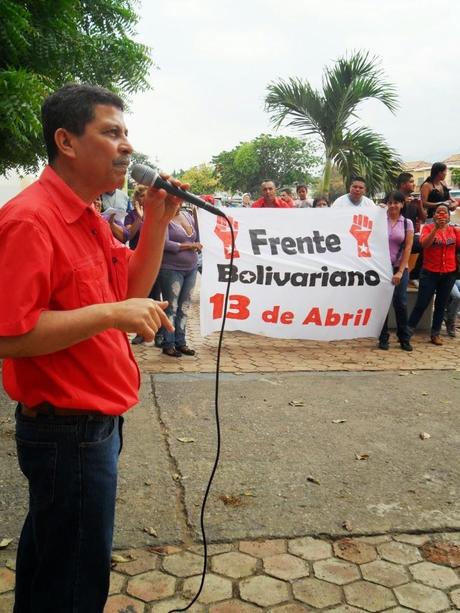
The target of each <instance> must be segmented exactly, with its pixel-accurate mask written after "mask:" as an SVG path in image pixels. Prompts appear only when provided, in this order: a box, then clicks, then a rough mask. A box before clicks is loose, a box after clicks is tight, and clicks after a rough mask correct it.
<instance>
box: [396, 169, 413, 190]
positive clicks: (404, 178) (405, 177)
mask: <svg viewBox="0 0 460 613" xmlns="http://www.w3.org/2000/svg"><path fill="white" fill-rule="evenodd" d="M413 178H414V175H413V174H412V173H410V172H402V173H401V174H400V175H399V176H398V178H397V179H396V188H397V189H398V190H399V189H400V188H401V185H402V184H403V183H407V182H408V181H410V180H411V179H413Z"/></svg>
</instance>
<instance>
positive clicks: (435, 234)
mask: <svg viewBox="0 0 460 613" xmlns="http://www.w3.org/2000/svg"><path fill="white" fill-rule="evenodd" d="M433 220H434V223H432V224H431V223H430V224H425V225H424V226H423V228H422V233H421V235H420V244H421V246H422V249H423V265H422V270H421V271H420V281H419V288H418V296H417V302H416V303H415V306H414V308H413V310H412V313H411V314H410V317H409V322H408V324H409V329H410V332H411V333H412V332H413V331H414V329H415V328H416V326H417V324H418V322H419V321H420V319H421V318H422V315H423V313H424V312H425V309H426V308H427V306H428V305H429V303H430V300H431V299H432V298H433V296H434V295H436V299H435V302H434V311H433V321H432V324H431V342H432V343H433V345H442V344H443V343H442V339H441V337H440V333H441V326H442V321H443V319H444V311H445V308H446V305H447V301H448V300H449V296H450V293H451V291H452V288H453V286H454V283H455V279H456V276H457V273H456V270H457V257H456V255H457V254H456V252H457V249H460V228H459V227H458V226H454V225H452V224H450V223H449V220H450V215H449V209H448V207H447V206H446V205H445V204H439V205H438V207H437V209H436V211H435V212H434V215H433Z"/></svg>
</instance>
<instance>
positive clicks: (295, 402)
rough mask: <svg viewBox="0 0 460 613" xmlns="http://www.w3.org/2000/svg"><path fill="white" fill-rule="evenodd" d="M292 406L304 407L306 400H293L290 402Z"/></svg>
mask: <svg viewBox="0 0 460 613" xmlns="http://www.w3.org/2000/svg"><path fill="white" fill-rule="evenodd" d="M289 404H290V406H291V407H303V406H305V402H304V401H303V400H291V401H290V402H289Z"/></svg>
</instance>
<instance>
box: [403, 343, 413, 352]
mask: <svg viewBox="0 0 460 613" xmlns="http://www.w3.org/2000/svg"><path fill="white" fill-rule="evenodd" d="M400 345H401V349H402V350H403V351H413V347H412V345H411V344H410V343H409V341H401V343H400Z"/></svg>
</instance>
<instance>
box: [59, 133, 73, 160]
mask: <svg viewBox="0 0 460 613" xmlns="http://www.w3.org/2000/svg"><path fill="white" fill-rule="evenodd" d="M75 138H76V136H75V134H72V132H69V131H68V130H66V129H65V128H58V129H57V130H56V132H55V133H54V142H55V143H56V147H57V148H58V151H59V153H60V154H61V155H64V156H65V157H68V158H72V159H75V157H76V152H75V149H74V144H75Z"/></svg>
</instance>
